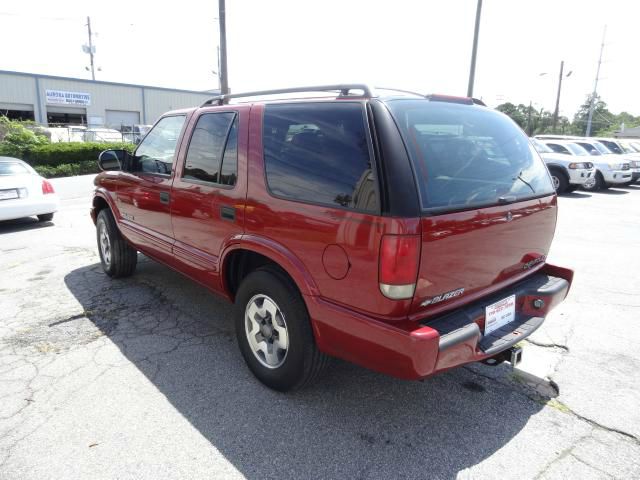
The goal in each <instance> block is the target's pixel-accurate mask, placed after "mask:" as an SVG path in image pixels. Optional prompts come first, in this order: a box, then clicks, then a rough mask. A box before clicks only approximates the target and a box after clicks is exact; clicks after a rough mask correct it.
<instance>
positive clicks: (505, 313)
mask: <svg viewBox="0 0 640 480" xmlns="http://www.w3.org/2000/svg"><path fill="white" fill-rule="evenodd" d="M515 319H516V296H515V295H511V296H510V297H507V298H504V299H502V300H500V301H499V302H496V303H492V304H491V305H489V306H488V307H485V309H484V334H485V335H487V334H489V333H491V332H493V331H495V330H498V329H499V328H500V327H503V326H505V325H506V324H507V323H511V322H513V321H514V320H515Z"/></svg>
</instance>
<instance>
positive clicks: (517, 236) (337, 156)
mask: <svg viewBox="0 0 640 480" xmlns="http://www.w3.org/2000/svg"><path fill="white" fill-rule="evenodd" d="M304 92H326V93H325V95H327V96H326V97H325V98H318V97H313V98H306V99H305V98H302V99H301V98H296V99H291V100H287V99H286V98H284V99H283V98H280V99H278V100H277V101H266V100H261V101H257V100H254V101H245V102H242V103H237V104H234V103H231V104H229V103H228V102H229V101H232V100H234V99H236V98H240V97H243V95H239V94H233V95H227V96H217V97H214V98H212V99H211V100H209V101H207V102H205V103H204V104H203V105H202V106H201V107H199V108H192V109H187V110H178V111H174V112H169V113H167V114H165V115H163V116H162V117H161V118H160V119H159V120H158V122H157V123H156V124H155V125H154V127H153V128H152V130H151V131H150V132H149V133H148V134H147V135H146V136H145V138H144V139H143V140H142V142H141V143H140V144H139V145H138V147H137V149H136V150H135V152H134V153H133V154H128V153H127V152H125V151H123V150H108V151H105V152H103V153H102V154H101V155H100V160H99V164H100V166H101V168H102V169H103V170H104V171H103V172H102V173H100V174H99V175H98V176H97V177H96V179H95V185H96V191H95V195H94V198H93V207H92V212H91V216H92V218H93V221H94V222H95V224H96V235H97V241H98V251H99V254H100V259H101V263H102V268H103V269H104V271H105V272H106V273H107V274H108V275H110V276H112V277H124V276H127V275H131V274H132V273H133V272H134V270H135V268H136V262H137V255H136V250H139V251H141V252H142V253H144V254H145V255H148V256H149V257H151V258H154V259H156V260H158V261H160V262H162V263H164V264H166V265H168V266H170V267H171V268H174V269H176V270H177V271H179V272H182V273H183V274H185V275H186V276H188V277H190V278H192V279H193V280H195V281H197V282H199V283H201V284H202V285H204V286H206V287H207V288H209V289H210V290H211V291H213V292H216V293H218V294H220V295H222V296H223V297H225V298H226V299H228V300H230V301H233V302H235V304H236V315H235V320H234V321H235V329H236V336H237V339H238V344H239V347H240V351H241V352H242V355H243V357H244V359H245V361H246V363H247V364H248V366H249V368H250V370H251V371H252V372H253V373H254V374H255V376H256V377H257V378H258V379H260V380H261V381H262V382H264V383H265V384H266V385H268V386H269V387H271V388H274V389H277V390H282V391H285V390H290V389H293V388H297V387H300V386H302V385H304V384H306V383H307V382H309V381H310V380H312V379H313V378H315V377H316V375H317V373H318V372H319V371H320V370H321V369H322V367H323V366H324V365H325V364H326V362H327V359H328V358H329V356H335V357H339V358H342V359H345V360H348V361H351V362H354V363H357V364H359V365H362V366H365V367H367V368H370V369H373V370H376V371H379V372H383V373H386V374H390V375H394V376H397V377H400V378H405V379H422V378H425V377H428V376H430V375H433V374H435V373H438V372H442V371H445V370H449V369H451V368H453V367H457V366H460V365H464V364H466V363H470V362H477V361H487V362H491V363H500V362H502V361H504V360H505V359H507V360H510V361H512V362H514V363H516V362H517V361H518V359H519V356H520V354H521V350H520V349H519V348H518V347H517V345H516V344H517V343H518V342H520V341H521V340H523V339H524V338H526V337H527V336H529V335H530V334H531V333H532V332H533V331H535V330H536V329H537V328H538V327H539V326H540V325H541V324H542V322H543V321H544V318H545V316H546V315H547V314H548V312H549V311H550V310H551V309H552V308H554V307H555V306H557V305H558V304H559V303H560V302H561V301H562V300H563V299H564V298H565V296H566V295H567V292H568V290H569V286H570V284H571V280H572V275H573V272H572V271H571V270H568V269H565V268H561V267H557V266H553V265H550V264H548V263H546V255H547V252H548V250H549V246H550V244H551V241H552V238H553V234H554V230H555V225H556V217H557V197H556V195H555V191H554V188H553V185H552V183H551V178H550V176H549V173H548V170H547V169H546V168H545V166H544V163H543V162H542V160H541V159H540V157H539V156H538V155H537V153H536V152H535V150H534V149H533V147H532V146H531V144H530V143H529V141H528V138H527V137H526V136H525V135H524V133H523V132H522V130H521V129H520V128H518V126H517V125H516V124H515V123H513V121H511V120H510V119H509V118H508V117H507V116H505V115H503V114H501V113H499V112H497V111H494V110H491V109H489V108H487V107H485V106H483V105H484V104H480V103H481V102H479V101H477V100H474V99H471V98H459V97H445V96H427V97H425V96H422V95H417V94H416V95H411V94H400V93H392V92H390V93H389V96H379V95H378V94H377V93H376V92H375V90H373V89H371V88H369V87H367V86H366V85H334V86H325V87H311V88H296V89H285V90H276V91H269V92H261V96H262V97H265V96H268V95H273V94H279V95H280V96H282V95H285V94H286V95H290V94H296V95H295V96H296V97H300V96H303V95H302V94H303V93H304ZM332 92H340V94H337V93H332ZM254 95H256V94H255V93H254V94H252V96H254ZM116 185H117V188H116ZM214 368H215V367H214Z"/></svg>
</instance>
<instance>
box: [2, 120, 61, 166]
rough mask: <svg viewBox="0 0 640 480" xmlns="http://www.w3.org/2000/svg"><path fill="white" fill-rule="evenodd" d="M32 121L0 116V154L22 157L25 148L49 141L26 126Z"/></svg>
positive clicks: (30, 124)
mask: <svg viewBox="0 0 640 480" xmlns="http://www.w3.org/2000/svg"><path fill="white" fill-rule="evenodd" d="M32 125H33V122H21V121H18V120H9V119H8V118H7V117H5V116H0V156H2V155H5V156H8V157H18V158H22V156H23V154H24V152H25V150H27V149H29V148H30V147H34V146H36V145H43V144H45V143H49V139H48V138H47V137H46V136H45V135H43V134H41V133H39V132H34V131H32V130H30V129H28V128H27V126H32Z"/></svg>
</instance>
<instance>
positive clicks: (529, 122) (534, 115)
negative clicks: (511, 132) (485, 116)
mask: <svg viewBox="0 0 640 480" xmlns="http://www.w3.org/2000/svg"><path fill="white" fill-rule="evenodd" d="M496 110H498V111H500V112H502V113H504V114H505V115H508V116H509V117H511V119H512V120H513V121H514V122H516V123H517V124H518V125H519V126H520V128H522V129H523V130H524V131H525V132H526V133H527V135H529V136H533V135H537V134H540V133H549V132H551V129H552V125H553V114H552V113H551V112H549V111H548V110H545V109H543V108H541V109H540V110H539V111H538V110H536V109H535V108H533V107H532V106H531V105H525V104H523V103H520V104H518V105H517V106H516V105H514V104H513V103H511V102H507V103H503V104H501V105H498V106H497V107H496Z"/></svg>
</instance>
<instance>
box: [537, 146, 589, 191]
mask: <svg viewBox="0 0 640 480" xmlns="http://www.w3.org/2000/svg"><path fill="white" fill-rule="evenodd" d="M531 143H533V146H534V147H535V149H536V150H537V151H538V153H539V154H540V157H542V160H544V163H545V164H546V165H547V168H548V169H549V173H550V174H551V180H552V181H553V186H554V187H555V189H556V192H557V193H558V194H562V193H564V192H573V191H575V190H577V189H578V188H580V187H581V186H583V185H584V184H585V183H593V182H595V168H594V166H593V163H592V162H576V161H575V159H573V158H571V157H570V156H568V155H565V154H562V153H556V152H554V151H553V150H552V149H551V148H549V147H548V146H546V145H545V144H544V143H543V142H541V141H540V140H538V139H535V138H532V139H531Z"/></svg>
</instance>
